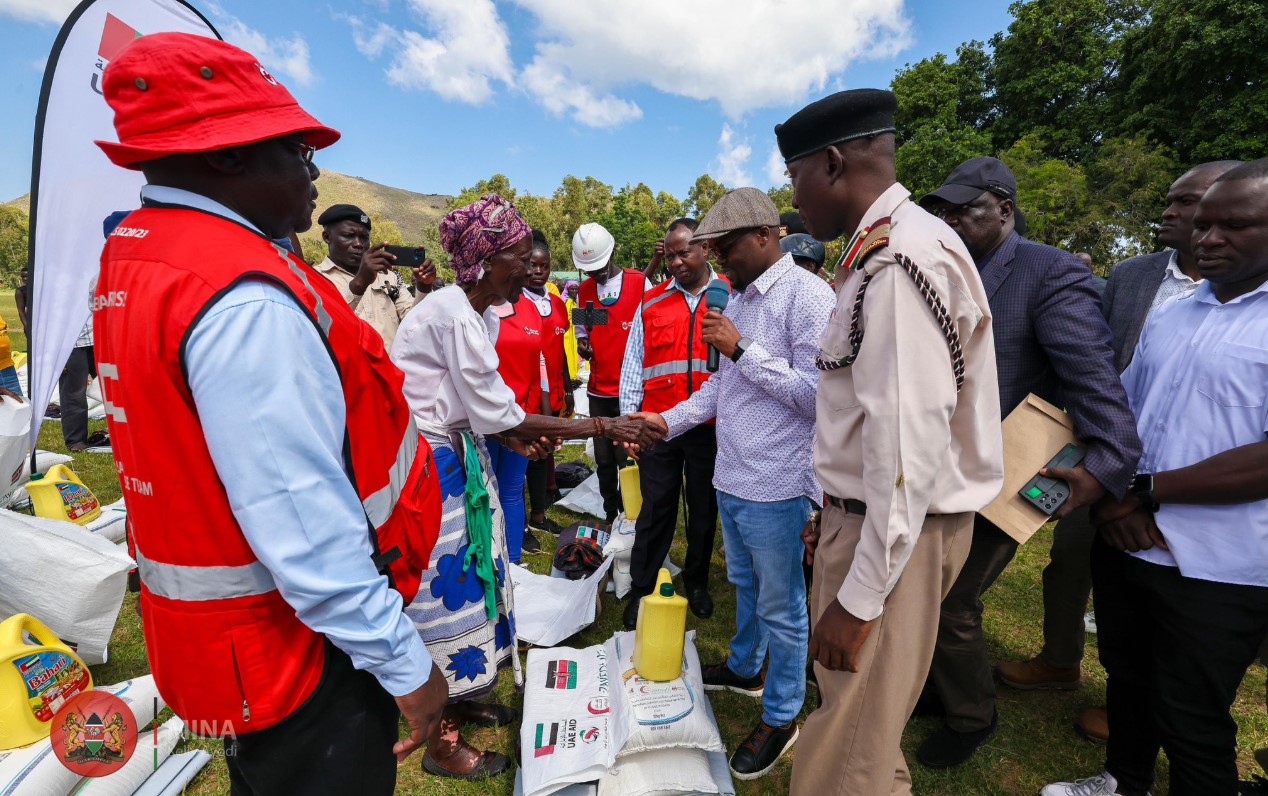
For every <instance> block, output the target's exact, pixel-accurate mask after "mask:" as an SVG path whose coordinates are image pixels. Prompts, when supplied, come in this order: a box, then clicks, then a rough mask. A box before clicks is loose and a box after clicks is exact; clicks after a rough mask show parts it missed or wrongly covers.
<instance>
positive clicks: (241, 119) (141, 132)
mask: <svg viewBox="0 0 1268 796" xmlns="http://www.w3.org/2000/svg"><path fill="white" fill-rule="evenodd" d="M103 93H104V94H105V97H106V102H107V103H109V105H110V107H111V108H113V109H114V127H115V132H116V133H118V135H119V143H117V144H116V143H114V142H112V141H98V142H97V146H99V147H101V149H102V151H104V152H105V153H106V156H107V157H109V158H110V160H111V162H112V163H114V164H115V165H117V166H124V167H125V168H136V167H137V165H136V164H138V163H144V162H145V161H148V160H155V159H157V158H161V157H164V156H166V155H172V154H176V153H178V152H213V151H215V150H217V149H227V148H229V147H233V146H242V145H245V144H254V143H257V142H259V141H267V140H269V139H270V138H279V137H281V136H284V135H292V134H294V133H304V136H305V139H304V140H305V143H307V144H308V145H309V146H313V147H316V148H317V149H324V148H326V147H328V146H330V145H331V144H333V143H334V142H336V141H338V140H339V131H338V130H334V129H332V128H329V127H326V126H325V125H323V124H322V123H321V122H319V121H317V120H316V119H314V118H313V117H312V116H310V115H309V114H308V112H307V111H305V110H304V109H303V108H301V107H299V103H298V102H296V101H295V98H294V97H292V96H291V93H290V92H289V91H287V90H286V87H285V86H283V85H282V84H281V83H279V82H277V80H275V79H274V78H273V76H272V75H270V74H269V73H268V72H267V71H265V69H264V67H263V66H260V62H259V61H258V60H256V58H255V56H253V55H251V54H250V53H248V52H246V51H244V50H240V49H238V48H237V47H234V46H233V45H232V44H226V43H225V42H222V41H220V40H218V39H212V38H208V37H206V36H194V35H191V34H188V33H155V34H152V35H149V36H142V37H141V38H139V39H137V40H136V41H135V42H133V43H131V44H129V45H128V46H127V47H125V48H124V49H123V51H122V52H121V53H119V55H118V57H116V58H115V59H114V60H113V61H111V62H110V65H109V66H107V67H106V73H105V80H104V81H103Z"/></svg>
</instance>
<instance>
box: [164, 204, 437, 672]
mask: <svg viewBox="0 0 1268 796" xmlns="http://www.w3.org/2000/svg"><path fill="white" fill-rule="evenodd" d="M142 197H143V198H144V199H149V200H152V201H156V202H161V203H164V204H178V205H183V206H187V207H193V208H195V209H200V210H205V211H207V212H210V213H215V214H216V215H219V216H222V217H224V218H227V219H230V220H232V221H236V222H237V223H239V224H243V225H245V226H247V227H249V228H252V229H254V227H252V225H251V224H250V223H249V222H247V221H246V220H245V219H244V218H242V217H241V216H239V215H238V214H236V213H234V212H233V211H232V210H229V209H228V208H226V207H224V206H223V205H220V204H218V203H216V202H213V201H211V200H209V199H207V198H206V197H202V196H199V195H197V194H191V193H188V192H186V191H178V190H175V189H171V188H160V187H158V186H146V188H145V189H144V190H143V192H142ZM257 231H258V230H257ZM186 364H187V368H188V373H189V387H190V391H191V392H192V393H193V398H194V404H195V406H196V407H197V410H198V416H199V419H200V420H201V422H202V427H203V434H204V436H205V438H206V440H207V447H208V449H209V450H210V452H211V457H212V461H213V462H214V464H215V466H216V472H217V474H218V475H219V477H220V481H221V483H223V484H224V487H225V492H226V493H227V494H228V496H229V503H230V506H231V508H232V509H233V514H234V517H235V518H236V519H237V520H238V524H239V525H240V526H241V527H242V532H243V534H244V535H245V536H246V539H247V543H248V544H250V545H251V550H252V551H253V552H254V553H255V555H256V557H258V558H259V560H260V561H261V562H262V563H263V564H264V565H265V566H266V567H268V569H269V571H270V572H271V573H272V575H273V579H274V581H275V582H276V584H277V588H278V590H279V592H280V593H281V596H282V598H283V599H284V600H286V602H287V604H289V605H290V606H291V607H292V608H294V609H295V613H296V615H297V616H298V617H299V619H300V621H301V622H303V623H304V624H305V625H307V626H308V627H310V628H312V629H313V630H314V631H316V632H318V633H321V634H323V635H324V636H326V637H327V638H329V639H330V640H331V642H332V643H334V645H335V646H336V647H338V648H339V649H341V650H343V651H344V652H346V653H347V654H348V657H349V658H351V659H352V664H353V666H355V667H356V668H358V669H364V670H366V671H369V672H370V673H371V674H373V675H374V676H375V678H376V679H377V680H378V681H379V683H380V684H381V685H382V686H383V688H384V689H385V690H386V691H387V692H388V693H390V694H392V695H393V696H404V695H405V694H408V693H410V692H411V691H414V690H415V689H417V688H419V687H420V686H422V685H423V683H425V682H426V681H427V678H428V677H429V676H430V675H431V656H430V655H428V653H427V648H426V647H425V646H424V645H423V642H422V639H421V638H420V637H419V635H418V631H417V630H416V629H415V628H414V625H413V623H412V622H411V621H410V620H409V618H408V617H406V616H405V614H404V612H403V611H402V607H403V606H402V604H401V597H400V595H399V594H398V593H397V592H395V591H394V590H392V589H391V588H390V587H389V586H388V582H387V578H386V577H384V576H382V575H380V574H379V573H378V572H377V571H376V570H375V567H374V565H373V564H372V563H371V560H370V557H371V555H372V554H373V551H372V550H371V546H370V536H369V530H368V526H367V523H366V516H365V510H364V509H363V508H362V505H361V501H360V499H359V498H358V496H357V493H356V490H355V489H354V488H353V486H352V483H351V482H350V481H349V480H348V476H347V473H346V472H345V471H344V468H343V439H344V431H345V424H344V417H345V412H346V407H345V405H344V401H343V387H342V386H341V383H340V381H339V375H338V373H337V372H336V370H335V366H334V363H333V362H332V361H331V359H330V354H329V353H328V352H327V350H326V347H325V344H324V343H323V342H322V340H321V337H320V335H319V334H318V333H317V330H316V329H315V327H314V326H313V323H312V321H311V320H310V318H309V316H308V314H307V313H306V312H305V311H304V310H303V309H302V308H301V307H300V306H299V304H298V303H297V302H296V301H295V299H294V298H292V297H291V296H290V295H289V294H288V293H286V292H285V291H284V290H282V289H281V288H279V287H277V286H275V285H273V284H270V283H266V282H262V281H257V280H248V281H245V282H242V283H241V284H239V285H238V286H236V287H234V288H233V289H231V290H230V291H229V292H228V293H226V294H225V295H224V296H223V297H221V298H220V299H219V300H218V301H216V303H215V304H213V305H212V306H211V308H210V309H209V310H208V311H207V313H206V314H205V315H204V316H203V317H202V318H201V319H200V320H199V321H198V323H197V325H196V326H195V327H194V329H193V331H192V332H191V334H190V337H189V343H188V345H187V347H186Z"/></svg>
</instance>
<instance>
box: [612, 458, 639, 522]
mask: <svg viewBox="0 0 1268 796" xmlns="http://www.w3.org/2000/svg"><path fill="white" fill-rule="evenodd" d="M618 475H619V476H620V480H621V505H622V508H624V509H625V519H627V520H629V521H630V522H633V521H634V520H637V519H638V513H639V512H640V511H642V510H643V485H642V483H640V482H639V480H638V479H639V476H638V465H637V464H632V465H630V466H629V467H622V468H621V470H620V472H619V473H618Z"/></svg>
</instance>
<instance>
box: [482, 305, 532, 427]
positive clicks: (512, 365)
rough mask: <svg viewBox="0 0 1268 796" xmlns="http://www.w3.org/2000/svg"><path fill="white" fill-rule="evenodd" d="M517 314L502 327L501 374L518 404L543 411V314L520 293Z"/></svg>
mask: <svg viewBox="0 0 1268 796" xmlns="http://www.w3.org/2000/svg"><path fill="white" fill-rule="evenodd" d="M514 307H515V313H514V314H513V315H508V316H506V317H505V318H503V319H502V323H501V325H499V326H498V341H497V343H495V344H494V346H493V349H494V350H495V351H497V352H498V374H499V375H501V376H502V380H503V381H505V382H506V384H507V386H508V387H510V388H511V392H513V393H515V403H517V404H519V407H520V409H523V410H524V411H525V412H527V413H529V414H530V415H540V414H541V413H542V316H541V314H540V313H538V312H537V307H535V306H534V305H533V302H532V301H531V300H530V299H527V298H525V297H523V296H520V300H519V301H517V302H515V304H514Z"/></svg>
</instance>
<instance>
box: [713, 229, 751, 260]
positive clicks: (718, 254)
mask: <svg viewBox="0 0 1268 796" xmlns="http://www.w3.org/2000/svg"><path fill="white" fill-rule="evenodd" d="M754 232H757V230H756V229H746V230H742V231H741V232H739V233H738V234H736V233H732V235H733V237H732V238H731V239H730V240H728V241H726V242H725V243H723V242H722V241H723V240H725V239H718V240H715V241H713V247H712V248H713V256H714V258H715V259H718V260H722V261H724V262H725V261H726V259H727V258H728V257H730V256H731V250H732V249H734V248H735V245H736V244H737V243H739V242H740V241H742V240H744V238H745V237H746V236H748V235H751V234H752V233H754Z"/></svg>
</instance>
